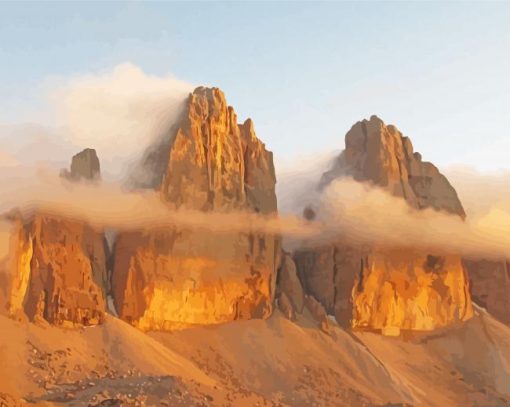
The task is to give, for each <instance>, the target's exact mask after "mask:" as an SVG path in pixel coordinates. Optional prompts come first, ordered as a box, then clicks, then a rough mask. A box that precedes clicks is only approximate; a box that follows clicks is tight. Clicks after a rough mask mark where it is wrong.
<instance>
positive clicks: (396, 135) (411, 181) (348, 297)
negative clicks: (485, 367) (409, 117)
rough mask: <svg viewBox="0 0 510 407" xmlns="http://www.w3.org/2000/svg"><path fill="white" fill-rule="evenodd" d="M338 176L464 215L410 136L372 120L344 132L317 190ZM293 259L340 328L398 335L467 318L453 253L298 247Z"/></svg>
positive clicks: (461, 274)
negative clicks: (338, 150) (342, 147)
mask: <svg viewBox="0 0 510 407" xmlns="http://www.w3.org/2000/svg"><path fill="white" fill-rule="evenodd" d="M344 176H348V177H352V178H354V180H356V181H359V182H367V183H369V184H371V185H375V186H379V187H383V188H385V189H387V190H388V191H389V192H391V193H392V194H393V195H395V196H398V197H401V198H402V199H405V200H406V201H407V203H408V204H409V205H410V206H411V207H412V208H416V209H421V208H428V207H431V208H434V209H436V210H443V211H446V212H448V213H452V214H454V215H458V216H460V217H461V218H464V217H465V213H464V210H463V208H462V205H461V203H460V201H459V199H458V197H457V194H456V192H455V190H454V189H453V187H452V186H451V185H450V183H449V182H448V180H447V179H446V178H445V177H444V176H443V175H442V174H441V173H440V172H439V171H438V170H437V168H436V167H435V166H434V165H432V164H431V163H428V162H424V161H422V159H421V156H420V154H419V153H416V152H414V151H413V146H412V144H411V141H410V140H409V138H407V137H404V136H402V134H401V133H400V132H399V131H398V130H397V129H396V127H394V126H392V125H388V126H386V125H385V124H384V122H383V121H382V120H380V119H379V118H378V117H376V116H372V117H371V118H370V120H363V121H361V122H358V123H356V124H355V125H354V126H353V127H352V128H351V130H350V131H349V132H348V133H347V134H346V136H345V150H344V151H343V152H342V153H341V155H340V156H339V157H338V158H337V160H336V161H335V163H334V165H333V168H332V169H331V170H330V171H328V172H326V173H325V174H324V175H323V177H322V180H321V182H320V185H321V187H322V188H324V187H327V185H329V184H330V183H332V182H334V180H335V179H337V178H338V177H344ZM396 233H398V231H397V232H396ZM294 257H295V262H296V265H297V269H298V274H299V276H300V277H301V281H302V283H303V286H304V289H305V291H306V292H308V293H310V294H311V295H313V296H314V297H315V298H316V299H317V300H319V301H320V302H321V303H322V304H323V305H324V307H325V308H326V311H327V312H328V313H329V314H332V315H335V316H336V319H337V321H339V323H341V324H342V325H344V326H350V327H353V328H369V329H378V330H381V331H382V332H383V333H385V334H388V335H397V334H399V332H400V330H401V329H406V330H409V329H410V330H432V329H435V328H438V327H442V326H447V325H449V324H451V323H455V322H459V321H465V320H467V319H469V318H470V317H471V316H472V308H471V298H470V294H469V283H468V279H467V276H466V272H465V269H464V266H463V264H462V261H461V258H460V256H446V257H445V256H438V255H436V254H434V253H413V252H412V251H410V250H409V249H405V250H403V249H399V248H390V249H388V248H382V247H357V246H351V247H350V246H348V245H346V244H345V243H343V244H338V245H329V246H324V247H319V248H317V249H313V250H308V249H306V250H298V251H297V252H296V253H295V256H294Z"/></svg>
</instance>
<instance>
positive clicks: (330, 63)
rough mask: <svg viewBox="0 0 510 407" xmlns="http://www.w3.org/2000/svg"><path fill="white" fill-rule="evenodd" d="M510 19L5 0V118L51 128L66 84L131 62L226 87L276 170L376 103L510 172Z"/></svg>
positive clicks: (461, 152) (417, 135)
mask: <svg viewBox="0 0 510 407" xmlns="http://www.w3.org/2000/svg"><path fill="white" fill-rule="evenodd" d="M509 21H510V2H506V3H505V2H480V3H477V2H353V3H349V2H324V3H321V2H283V1H282V2H183V3H172V2H101V3H100V2H87V3H80V2H55V3H51V2H34V3H29V2H16V3H14V2H13V3H9V2H1V3H0V126H1V125H12V124H16V123H43V124H49V125H51V124H52V123H53V121H54V118H53V113H52V111H51V108H49V107H48V97H47V94H48V91H49V89H51V88H52V86H54V84H55V83H60V82H61V81H62V80H65V79H66V78H72V77H76V76H80V75H100V74H101V73H104V72H109V71H111V70H112V69H114V68H115V67H116V66H118V65H120V64H126V63H129V64H132V65H134V66H136V67H139V68H140V69H141V70H142V71H143V72H144V73H146V74H147V75H155V76H168V75H172V76H174V77H175V78H178V79H179V80H182V81H184V82H186V83H190V84H192V85H193V86H195V85H196V86H198V85H208V86H218V87H220V88H221V89H222V90H223V91H224V92H225V94H226V97H227V100H228V102H229V104H231V105H232V106H234V107H235V109H236V111H237V113H238V116H239V118H240V121H243V120H244V119H246V118H248V117H251V118H252V119H253V120H254V123H255V129H256V132H257V135H258V136H259V138H261V139H262V140H263V141H264V142H265V143H266V145H267V146H268V148H269V149H271V150H273V151H274V153H275V159H276V165H277V167H278V166H279V167H281V168H285V167H286V166H293V165H294V166H295V165H299V163H300V162H301V160H303V159H304V158H305V157H310V156H314V155H321V154H324V153H329V152H331V151H336V150H340V149H342V148H343V146H344V141H343V140H344V135H345V133H346V132H347V131H348V130H349V128H350V127H351V126H352V125H353V124H354V123H355V122H356V121H358V120H361V119H363V118H369V117H370V116H371V115H372V114H377V115H378V116H379V117H381V118H382V119H383V120H384V121H385V122H387V123H392V124H395V125H396V126H397V127H398V128H399V129H400V130H401V131H402V132H403V133H404V134H405V135H407V136H409V137H410V138H411V139H412V141H413V144H414V146H415V149H416V150H417V151H420V152H421V153H422V155H423V158H424V159H425V160H428V161H432V162H434V163H435V164H436V165H438V166H440V167H441V168H446V167H451V166H458V165H464V166H469V167H473V168H475V169H478V170H482V171H496V170H509V169H510V160H508V156H509V155H508V152H509V151H510V129H509V127H510V126H509V124H508V123H509V120H508V119H509V118H510V24H509V23H508V22H509ZM10 137H16V136H10ZM0 142H3V141H2V140H0ZM0 150H1V145H0Z"/></svg>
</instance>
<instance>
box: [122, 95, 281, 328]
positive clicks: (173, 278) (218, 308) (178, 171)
mask: <svg viewBox="0 0 510 407" xmlns="http://www.w3.org/2000/svg"><path fill="white" fill-rule="evenodd" d="M171 133H172V134H170V137H169V141H167V142H164V143H162V144H160V148H165V149H167V150H165V151H166V152H165V153H164V154H161V153H159V154H155V151H154V150H153V149H151V150H149V151H150V152H149V154H148V156H146V162H147V165H146V168H148V171H150V174H148V175H147V176H146V178H148V179H152V180H156V183H155V184H153V187H154V188H155V189H156V190H157V191H158V192H159V194H160V197H161V200H162V201H163V202H164V203H165V204H166V205H167V206H168V207H169V208H172V209H189V210H197V211H203V212H210V211H216V212H230V211H247V212H255V213H261V214H274V213H276V209H277V204H276V195H275V183H276V178H275V173H274V166H273V156H272V153H271V152H269V151H267V150H266V148H265V146H264V144H263V143H262V142H261V141H260V140H259V139H258V138H257V137H256V135H255V131H254V127H253V123H252V121H251V120H249V119H248V120H247V121H246V122H244V123H243V124H238V123H237V116H236V114H235V112H234V109H233V108H232V107H230V106H228V104H227V101H226V99H225V96H224V94H223V92H221V91H220V90H219V89H217V88H197V89H195V91H194V92H193V93H192V94H190V96H189V98H188V100H187V102H186V106H185V109H184V112H183V114H182V115H181V120H180V122H179V123H178V124H177V125H176V126H174V128H173V129H172V132H171ZM154 160H158V161H157V162H154ZM156 171H160V173H157V172H156ZM279 248H280V243H279V239H278V238H277V237H275V236H269V235H261V234H248V233H241V234H240V233H225V234H222V235H221V236H218V235H217V234H214V233H211V232H210V231H208V230H200V231H196V230H183V229H175V228H174V229H165V230H163V229H159V230H150V231H133V232H126V233H121V234H119V236H118V238H117V240H116V243H115V248H114V268H113V277H112V289H113V297H114V300H115V306H116V310H117V312H118V314H119V316H120V317H121V318H122V319H124V320H126V321H129V322H130V323H132V324H133V325H135V326H137V327H138V328H140V329H144V330H149V329H164V330H166V329H173V328H175V327H179V326H181V325H187V324H214V323H220V322H228V321H232V320H237V319H249V318H267V317H268V316H269V315H270V314H271V311H272V304H273V298H274V291H275V280H276V267H277V263H278V256H279V250H280V249H279Z"/></svg>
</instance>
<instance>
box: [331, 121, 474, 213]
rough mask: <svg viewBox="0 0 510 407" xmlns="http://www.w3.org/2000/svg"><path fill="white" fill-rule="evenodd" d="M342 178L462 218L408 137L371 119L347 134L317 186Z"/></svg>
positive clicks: (448, 189)
mask: <svg viewBox="0 0 510 407" xmlns="http://www.w3.org/2000/svg"><path fill="white" fill-rule="evenodd" d="M342 175H344V176H345V175H347V176H351V177H353V178H354V179H355V180H356V181H368V182H371V183H373V184H375V185H377V186H380V187H383V188H386V189H387V190H388V191H390V192H391V193H392V194H393V195H395V196H399V197H402V198H404V199H405V200H406V201H407V202H408V204H409V205H411V206H412V207H414V208H417V209H422V208H429V207H431V208H434V209H437V210H443V211H446V212H449V213H452V214H456V215H459V216H460V217H462V218H465V216H466V214H465V211H464V208H463V207H462V204H461V202H460V200H459V198H458V196H457V193H456V191H455V189H454V188H453V187H452V185H451V184H450V182H449V181H448V179H447V178H446V177H445V176H444V175H443V174H441V173H440V172H439V170H438V169H437V167H436V166H435V165H433V164H432V163H430V162H426V161H422V157H421V154H419V153H417V152H414V149H413V144H412V142H411V140H410V138H409V137H405V136H404V135H403V134H402V133H401V132H400V131H399V130H398V129H397V127H396V126H394V125H386V124H385V123H384V121H383V120H381V119H380V118H379V117H377V116H375V115H374V116H371V117H370V120H362V121H359V122H357V123H356V124H354V125H353V126H352V128H351V129H350V130H349V131H348V132H347V134H346V135H345V150H344V151H343V152H342V153H341V154H340V156H339V157H338V158H337V159H336V160H335V163H334V166H333V168H332V169H331V170H330V171H328V172H326V173H325V174H324V176H323V178H322V181H321V183H322V185H326V184H328V183H329V182H330V181H332V180H333V179H335V178H337V177H339V176H342Z"/></svg>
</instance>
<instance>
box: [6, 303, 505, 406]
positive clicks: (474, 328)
mask: <svg viewBox="0 0 510 407" xmlns="http://www.w3.org/2000/svg"><path fill="white" fill-rule="evenodd" d="M0 330H1V332H2V336H0V359H1V360H2V369H1V371H0V379H1V380H0V400H1V401H3V402H4V403H5V405H7V406H9V407H10V406H14V405H39V406H43V405H44V406H63V405H71V406H82V405H92V406H96V405H103V406H104V405H110V406H112V405H113V406H115V405H117V406H120V405H123V406H143V405H146V406H252V405H259V406H275V407H276V406H310V405H317V406H318V405H322V406H325V405H327V406H330V405H331V406H336V405H339V406H353V407H358V406H388V405H416V406H438V405H447V406H459V407H460V406H502V405H508V404H509V403H510V373H509V369H508V363H509V362H510V359H509V355H510V341H509V339H508V338H510V331H509V328H508V327H507V326H506V325H503V324H502V323H500V322H498V321H496V320H495V319H494V318H492V317H491V316H490V315H488V314H486V313H485V312H483V311H475V316H474V317H473V318H472V319H471V320H470V321H467V322H466V323H464V324H462V325H459V326H457V327H448V328H445V329H442V330H437V331H436V332H433V333H416V332H414V333H412V332H411V333H408V334H406V337H405V340H404V339H401V338H388V337H384V336H381V335H379V334H376V333H372V332H366V331H357V332H354V333H352V332H350V331H349V330H344V329H342V328H341V327H339V326H338V325H337V324H336V323H335V322H333V321H330V330H329V333H324V332H322V331H321V330H319V329H318V328H317V326H316V322H315V321H314V320H313V318H312V316H311V315H310V313H309V312H308V311H306V310H305V311H304V312H303V314H300V315H298V317H297V320H296V321H295V322H291V321H288V320H287V319H286V318H284V317H283V316H282V314H281V313H280V312H279V311H275V312H274V313H273V314H272V316H271V317H270V318H269V319H267V320H257V319H253V320H247V321H234V322H230V323H226V324H222V325H214V326H202V327H191V328H188V329H185V330H180V331H175V332H171V333H169V332H152V333H143V332H140V331H139V330H137V329H136V328H134V327H132V326H130V325H129V324H126V323H125V322H123V321H121V320H119V319H117V318H115V317H113V316H109V315H108V316H107V317H106V319H105V322H104V324H102V325H97V326H94V327H83V328H80V329H73V330H69V329H65V328H61V327H54V326H51V325H41V324H39V325H36V324H26V323H21V322H17V321H13V320H11V319H8V318H6V317H3V316H0ZM101 403H102V404H101Z"/></svg>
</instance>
